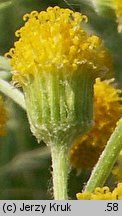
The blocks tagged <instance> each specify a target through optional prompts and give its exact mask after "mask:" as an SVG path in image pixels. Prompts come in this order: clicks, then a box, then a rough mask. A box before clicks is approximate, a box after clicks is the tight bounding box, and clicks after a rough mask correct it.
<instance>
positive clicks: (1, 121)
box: [0, 96, 7, 136]
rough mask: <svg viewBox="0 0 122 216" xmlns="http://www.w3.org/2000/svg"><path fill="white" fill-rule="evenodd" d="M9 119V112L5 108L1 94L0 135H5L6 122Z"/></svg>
mask: <svg viewBox="0 0 122 216" xmlns="http://www.w3.org/2000/svg"><path fill="white" fill-rule="evenodd" d="M6 121H7V114H6V111H5V108H4V104H3V100H2V97H1V96H0V136H3V135H5V128H4V127H5V123H6Z"/></svg>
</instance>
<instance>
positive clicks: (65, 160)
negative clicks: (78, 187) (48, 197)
mask: <svg viewBox="0 0 122 216" xmlns="http://www.w3.org/2000/svg"><path fill="white" fill-rule="evenodd" d="M51 155H52V167H53V191H54V199H55V200H67V199H68V195H67V182H68V173H69V157H68V148H67V145H63V146H60V145H56V144H54V145H52V146H51Z"/></svg>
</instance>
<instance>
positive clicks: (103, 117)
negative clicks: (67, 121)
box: [70, 79, 122, 169]
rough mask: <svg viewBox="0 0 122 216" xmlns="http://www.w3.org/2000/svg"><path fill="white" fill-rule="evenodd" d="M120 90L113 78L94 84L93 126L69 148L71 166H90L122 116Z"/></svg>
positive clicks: (97, 81)
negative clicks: (115, 85)
mask: <svg viewBox="0 0 122 216" xmlns="http://www.w3.org/2000/svg"><path fill="white" fill-rule="evenodd" d="M121 93H122V92H121V90H120V89H117V88H115V87H114V83H113V80H108V81H100V79H96V83H95V85H94V126H93V128H92V129H91V130H90V131H89V132H88V133H87V134H85V135H84V136H82V137H80V138H79V139H78V140H77V141H76V143H74V145H73V146H72V148H71V151H70V160H71V164H72V166H73V167H75V168H77V169H80V168H87V169H89V168H92V167H93V166H94V165H95V164H96V162H97V160H98V158H99V156H100V154H101V152H102V151H103V149H104V147H105V145H106V143H107V140H108V139H109V137H110V135H111V134H112V132H113V131H114V129H115V126H116V123H117V121H118V120H119V119H120V117H121V116H122V105H121V103H120V101H121V100H122V99H121V97H120V94H121Z"/></svg>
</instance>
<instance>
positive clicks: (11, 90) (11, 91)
mask: <svg viewBox="0 0 122 216" xmlns="http://www.w3.org/2000/svg"><path fill="white" fill-rule="evenodd" d="M0 91H1V92H2V93H3V94H5V95H6V96H8V97H10V98H11V99H12V100H13V101H14V102H15V103H17V104H19V105H20V106H21V107H22V108H23V109H24V110H25V109H26V106H25V100H24V96H23V94H22V93H21V92H20V91H19V90H17V89H15V87H14V86H12V85H10V84H9V83H8V82H6V81H5V80H3V79H0Z"/></svg>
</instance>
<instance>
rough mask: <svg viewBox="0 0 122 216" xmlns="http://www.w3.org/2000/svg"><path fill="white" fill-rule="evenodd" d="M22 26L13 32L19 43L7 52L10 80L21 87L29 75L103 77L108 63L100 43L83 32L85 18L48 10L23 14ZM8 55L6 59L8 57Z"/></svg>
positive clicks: (105, 51)
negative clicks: (86, 74) (79, 73)
mask: <svg viewBox="0 0 122 216" xmlns="http://www.w3.org/2000/svg"><path fill="white" fill-rule="evenodd" d="M26 19H28V20H27V22H26V23H25V26H24V27H22V28H21V29H20V30H18V31H17V32H16V36H17V37H19V41H17V42H15V47H14V48H12V49H11V50H10V51H9V53H8V54H9V56H10V57H12V59H11V65H12V66H13V68H14V70H15V72H14V75H13V80H14V81H15V82H18V83H19V84H21V85H23V84H25V82H26V81H27V80H28V75H30V76H31V78H32V77H34V76H36V74H37V73H41V71H45V72H46V73H48V72H59V71H62V69H63V71H66V73H72V72H74V71H77V70H82V69H83V71H86V70H88V69H90V72H91V73H93V74H95V77H96V76H100V75H101V74H102V75H104V74H106V72H108V70H109V68H110V67H111V63H110V62H111V61H110V57H109V54H108V52H107V50H106V49H105V48H104V46H103V44H102V41H101V39H100V38H99V37H97V36H94V35H93V36H89V35H87V33H86V32H85V31H84V30H83V28H82V22H83V20H85V21H87V17H86V16H84V15H81V14H80V13H78V12H73V11H72V10H70V9H62V8H59V7H54V8H52V7H49V8H48V9H47V11H42V12H40V13H39V12H37V11H33V12H32V13H31V14H26V15H25V16H24V20H26ZM8 54H7V55H8Z"/></svg>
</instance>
